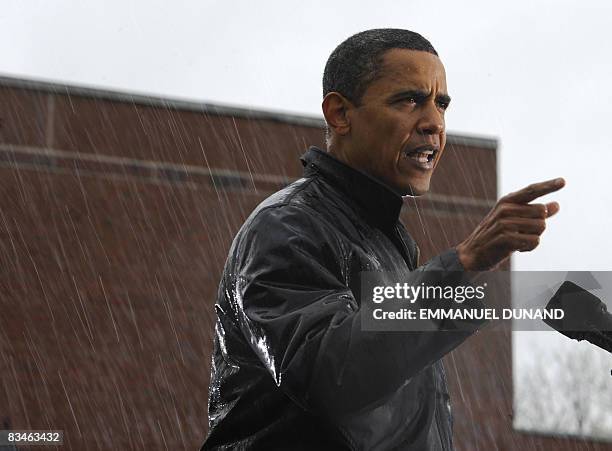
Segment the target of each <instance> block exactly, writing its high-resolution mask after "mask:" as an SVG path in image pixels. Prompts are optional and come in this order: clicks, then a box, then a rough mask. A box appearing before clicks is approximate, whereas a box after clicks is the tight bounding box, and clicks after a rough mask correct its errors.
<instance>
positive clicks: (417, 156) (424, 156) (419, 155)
mask: <svg viewBox="0 0 612 451" xmlns="http://www.w3.org/2000/svg"><path fill="white" fill-rule="evenodd" d="M432 153H433V152H431V153H427V152H416V153H412V154H410V155H409V157H410V158H412V159H413V160H416V161H418V162H419V163H427V162H428V161H429V157H428V155H431V154H432Z"/></svg>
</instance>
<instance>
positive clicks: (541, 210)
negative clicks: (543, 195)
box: [535, 204, 547, 218]
mask: <svg viewBox="0 0 612 451" xmlns="http://www.w3.org/2000/svg"><path fill="white" fill-rule="evenodd" d="M535 211H536V213H537V215H538V217H540V218H545V217H546V213H547V209H546V205H542V204H538V205H536V209H535Z"/></svg>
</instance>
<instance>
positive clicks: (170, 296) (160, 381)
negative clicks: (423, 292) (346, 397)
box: [0, 77, 609, 450]
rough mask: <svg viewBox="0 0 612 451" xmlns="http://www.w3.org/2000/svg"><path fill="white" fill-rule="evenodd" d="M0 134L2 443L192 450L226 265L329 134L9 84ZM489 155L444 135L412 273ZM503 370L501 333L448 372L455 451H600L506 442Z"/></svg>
mask: <svg viewBox="0 0 612 451" xmlns="http://www.w3.org/2000/svg"><path fill="white" fill-rule="evenodd" d="M0 120H1V125H0V174H1V176H0V196H1V199H2V208H1V209H0V272H1V274H2V277H1V278H0V306H1V310H0V312H1V315H0V380H1V382H2V383H1V389H0V421H2V422H3V425H4V426H3V429H62V430H64V433H65V438H64V443H65V445H64V448H65V449H71V450H72V449H74V450H82V449H88V450H89V449H104V450H106V449H144V448H146V449H196V448H197V447H198V446H199V445H200V444H201V443H202V441H203V439H204V437H205V434H206V423H207V417H206V403H207V389H208V380H209V366H210V352H211V349H212V333H213V304H214V301H215V295H216V289H217V284H218V280H219V276H220V272H221V269H222V266H223V263H224V261H225V258H226V255H227V250H228V248H229V245H230V243H231V240H232V238H233V236H234V234H235V232H236V231H237V230H238V227H239V226H240V225H241V223H242V221H243V220H244V219H245V218H246V216H247V215H248V214H249V212H250V211H251V210H252V209H253V208H254V207H255V206H256V205H257V204H258V203H259V202H260V201H261V200H263V199H264V198H265V197H267V196H268V195H269V194H271V193H272V192H274V191H276V190H277V189H279V188H281V187H283V186H285V185H286V184H287V183H289V182H291V181H292V180H294V179H296V178H298V177H300V175H301V165H300V164H299V161H298V157H299V156H300V155H301V154H302V153H303V152H304V150H305V149H306V148H307V146H308V145H310V144H316V145H319V146H323V132H322V125H323V122H322V120H321V119H320V118H313V117H303V116H291V115H286V114H277V113H271V112H263V111H252V110H247V109H239V108H229V107H223V106H218V105H207V104H201V103H192V102H184V101H176V100H168V99H162V98H152V97H144V96H137V95H131V94H122V93H115V92H108V91H100V90H94V89H84V88H77V87H71V86H64V85H57V84H51V83H43V82H32V81H27V80H19V79H12V78H6V77H5V78H0ZM496 148H497V143H496V141H495V140H492V139H483V138H473V137H466V136H459V135H450V136H449V139H448V146H447V151H446V154H445V156H444V158H443V160H442V162H441V164H440V166H439V168H438V170H437V173H436V175H435V176H434V179H433V183H432V192H431V193H430V194H428V195H427V196H426V198H424V199H423V200H418V201H415V200H406V202H405V207H404V209H403V212H402V218H403V220H404V222H405V223H406V224H407V226H408V229H409V230H410V232H411V233H412V234H413V236H414V237H415V239H416V240H417V242H418V243H419V245H420V247H421V250H422V253H423V255H422V259H421V260H422V261H424V260H425V259H426V258H428V257H430V256H432V255H434V254H435V253H437V252H439V251H442V250H444V249H446V248H448V247H450V246H451V245H454V244H456V243H457V242H459V241H460V240H461V239H462V238H464V237H465V236H466V235H467V233H468V232H469V231H471V229H472V228H473V227H474V226H475V225H476V224H477V223H478V222H479V220H480V219H481V218H482V217H483V216H484V214H486V212H487V211H488V210H489V209H490V207H491V206H492V205H493V204H494V202H495V200H496V198H497V192H496V186H497V179H496V162H497V160H496ZM475 161H477V162H478V164H476V165H475V164H474V162H475ZM511 355H512V354H511V341H510V333H509V331H507V330H493V331H484V332H481V333H479V334H478V335H476V336H474V337H472V338H471V339H469V340H468V341H467V342H466V343H465V344H464V345H462V346H461V347H459V348H458V349H457V350H455V351H454V352H453V353H451V354H450V355H449V356H447V357H446V358H445V363H446V367H447V374H448V377H449V383H450V389H451V394H452V396H453V405H454V414H455V441H456V445H457V449H459V450H472V449H486V450H489V449H515V448H519V447H521V448H523V449H574V447H575V446H577V445H579V446H580V449H592V450H603V449H609V448H607V447H606V446H605V445H603V444H597V443H592V442H583V441H577V440H574V439H562V438H551V437H536V436H531V435H526V434H522V433H519V432H516V431H513V430H512V419H511V415H512V371H511V368H512V366H511V365H512V361H511Z"/></svg>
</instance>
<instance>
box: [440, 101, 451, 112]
mask: <svg viewBox="0 0 612 451" xmlns="http://www.w3.org/2000/svg"><path fill="white" fill-rule="evenodd" d="M449 105H450V102H438V108H440V109H441V110H443V111H446V109H447V108H448V106H449Z"/></svg>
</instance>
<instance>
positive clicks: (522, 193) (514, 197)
mask: <svg viewBox="0 0 612 451" xmlns="http://www.w3.org/2000/svg"><path fill="white" fill-rule="evenodd" d="M564 186H565V180H564V179H563V178H562V177H559V178H556V179H551V180H547V181H545V182H539V183H532V184H531V185H529V186H526V187H525V188H523V189H520V190H518V191H515V192H513V193H510V194H506V195H505V196H504V197H503V198H502V199H501V200H502V201H505V202H512V203H516V204H527V203H529V202H531V201H532V200H534V199H537V198H538V197H541V196H544V195H545V194H549V193H554V192H555V191H558V190H560V189H561V188H563V187H564Z"/></svg>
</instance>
